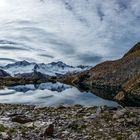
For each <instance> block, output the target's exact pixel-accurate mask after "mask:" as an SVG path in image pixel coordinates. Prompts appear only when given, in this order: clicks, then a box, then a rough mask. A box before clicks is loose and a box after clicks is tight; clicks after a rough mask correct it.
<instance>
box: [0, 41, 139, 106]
mask: <svg viewBox="0 0 140 140" xmlns="http://www.w3.org/2000/svg"><path fill="white" fill-rule="evenodd" d="M0 77H1V78H0V86H1V87H3V86H11V85H14V86H15V85H23V84H40V83H46V82H61V83H65V84H69V85H73V86H76V87H78V88H79V89H81V90H90V91H92V92H93V93H95V94H96V95H98V96H100V97H103V98H106V99H110V100H116V101H118V102H121V103H123V104H124V105H131V106H135V105H136V106H140V43H137V44H136V45H134V47H132V49H130V50H129V51H128V52H127V53H126V54H124V56H123V57H122V58H120V59H118V60H113V61H106V62H103V63H101V64H98V65H96V66H95V67H92V68H91V67H87V66H77V67H73V66H69V65H67V64H65V63H63V62H60V61H59V62H52V63H49V64H44V63H41V64H36V63H30V62H27V61H19V62H16V63H12V64H8V65H6V66H3V67H2V66H1V69H0Z"/></svg>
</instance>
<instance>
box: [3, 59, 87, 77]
mask: <svg viewBox="0 0 140 140" xmlns="http://www.w3.org/2000/svg"><path fill="white" fill-rule="evenodd" d="M2 69H3V70H4V71H6V72H7V73H9V74H11V76H14V75H17V74H24V73H32V72H40V73H42V74H45V75H48V76H57V75H65V74H70V73H78V72H81V71H83V70H86V69H87V67H85V68H83V67H73V66H69V65H67V64H65V63H63V62H61V61H58V62H52V63H48V64H44V63H39V64H37V63H30V62H28V61H25V60H24V61H18V62H15V63H12V64H8V65H6V66H4V67H2Z"/></svg>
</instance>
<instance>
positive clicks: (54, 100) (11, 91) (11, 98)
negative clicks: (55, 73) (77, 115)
mask: <svg viewBox="0 0 140 140" xmlns="http://www.w3.org/2000/svg"><path fill="white" fill-rule="evenodd" d="M0 103H10V104H28V105H39V106H59V105H76V104H79V105H83V106H103V105H106V106H118V104H117V103H116V102H113V101H109V100H105V99H102V98H100V97H98V96H96V95H94V94H93V93H90V92H81V91H79V90H78V89H77V88H75V87H72V86H69V85H65V84H61V83H43V84H40V85H20V86H13V87H9V88H6V89H4V90H0Z"/></svg>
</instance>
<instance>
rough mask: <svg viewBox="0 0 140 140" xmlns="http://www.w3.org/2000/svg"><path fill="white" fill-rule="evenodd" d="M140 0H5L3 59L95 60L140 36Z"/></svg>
mask: <svg viewBox="0 0 140 140" xmlns="http://www.w3.org/2000/svg"><path fill="white" fill-rule="evenodd" d="M139 7H140V1H139V0H129V1H128V0H116V1H110V0H105V1H102V0H22V1H21V0H0V54H1V55H0V63H1V64H5V63H9V62H15V61H16V60H28V61H32V62H33V61H34V62H44V63H49V62H52V61H63V62H65V63H68V64H70V65H80V64H84V63H86V65H88V64H90V65H95V64H97V63H99V62H101V61H103V60H107V59H114V58H118V57H120V56H121V55H122V54H123V53H124V52H126V50H128V49H129V48H130V47H131V46H132V44H134V43H135V42H137V41H139V38H140V34H139V32H140V28H139V25H140V16H139V15H140V9H139Z"/></svg>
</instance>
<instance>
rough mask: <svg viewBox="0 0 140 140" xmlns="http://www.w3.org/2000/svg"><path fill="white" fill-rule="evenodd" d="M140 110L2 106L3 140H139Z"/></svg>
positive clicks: (1, 132)
mask: <svg viewBox="0 0 140 140" xmlns="http://www.w3.org/2000/svg"><path fill="white" fill-rule="evenodd" d="M139 138H140V108H138V107H137V108H135V107H133V108H132V107H131V108H129V107H126V108H121V107H118V108H114V107H82V106H80V105H75V106H69V107H64V106H59V107H43V108H38V107H36V106H26V105H10V104H0V139H2V140H4V139H5V140H29V139H30V140H46V139H47V140H94V139H95V140H96V139H105V140H106V139H107V140H109V139H113V140H125V139H128V140H139Z"/></svg>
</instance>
